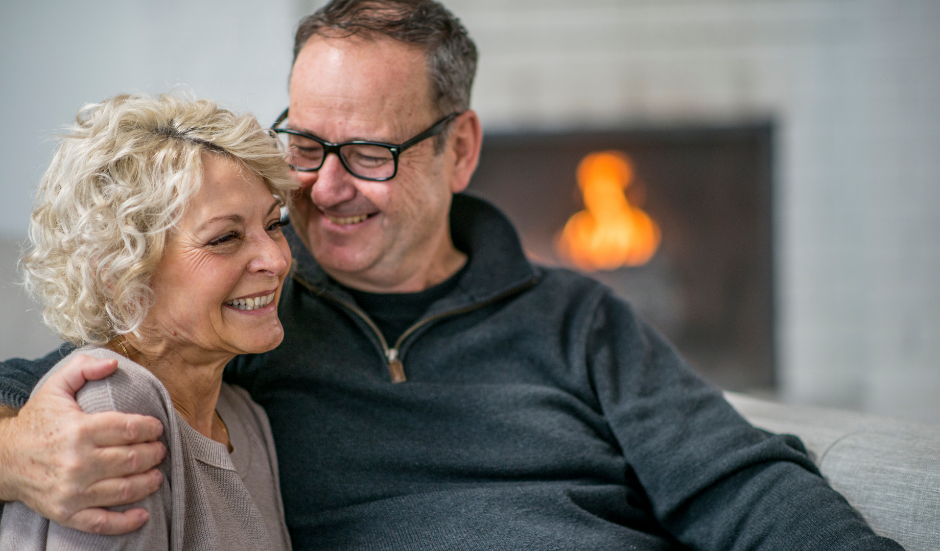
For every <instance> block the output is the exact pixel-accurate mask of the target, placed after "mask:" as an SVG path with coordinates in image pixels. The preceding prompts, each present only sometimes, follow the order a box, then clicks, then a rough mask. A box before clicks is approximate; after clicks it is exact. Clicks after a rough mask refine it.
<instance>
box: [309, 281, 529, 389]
mask: <svg viewBox="0 0 940 551" xmlns="http://www.w3.org/2000/svg"><path fill="white" fill-rule="evenodd" d="M297 281H300V282H301V283H302V284H303V286H304V287H307V288H308V289H310V290H311V291H314V290H313V289H312V288H311V287H310V286H309V285H307V284H306V282H304V281H303V280H300V279H297ZM536 283H538V278H537V277H533V278H532V279H530V280H528V281H526V282H525V283H522V284H520V285H518V286H516V287H513V288H512V289H509V290H507V291H506V292H504V293H500V294H498V295H496V296H495V297H492V298H490V299H489V300H485V301H483V302H479V303H476V304H471V305H469V306H465V307H463V308H457V309H456V310H450V311H447V312H441V313H440V314H436V315H433V316H431V317H429V318H424V319H423V320H420V321H418V323H416V324H414V325H412V326H411V327H409V328H408V329H406V330H405V332H404V333H402V334H401V336H400V337H398V340H397V341H395V346H393V347H389V346H388V342H387V341H386V340H385V336H384V335H382V331H380V330H379V327H378V326H377V325H376V324H375V322H374V321H372V319H371V318H370V317H369V316H368V314H366V313H365V312H363V311H362V310H361V309H360V308H359V307H358V306H356V305H355V304H351V303H349V302H346V301H344V300H340V299H338V298H334V297H331V296H329V295H326V294H322V293H317V294H318V295H319V296H320V297H322V298H325V299H328V300H331V301H333V302H335V303H336V304H339V305H341V306H343V307H345V308H347V309H348V310H349V311H351V312H353V313H354V314H356V315H357V316H359V318H361V319H362V321H364V322H365V323H366V325H368V326H369V328H370V329H372V332H373V333H374V334H375V336H376V337H378V339H379V344H381V345H382V352H383V353H384V354H385V361H386V365H387V367H388V374H389V376H390V377H391V379H392V382H393V383H404V382H405V381H407V380H408V379H407V377H405V364H404V363H402V360H401V357H400V356H399V353H398V351H399V349H400V348H401V345H402V344H403V343H404V342H405V339H407V338H408V336H409V335H411V334H412V333H414V332H415V331H417V330H418V329H420V328H421V327H424V326H425V325H427V324H429V323H432V322H435V321H438V320H440V319H443V318H447V317H451V316H459V315H461V314H466V313H467V312H472V311H473V310H476V309H478V308H483V307H484V306H488V305H490V304H492V303H494V302H497V301H500V300H502V299H504V298H506V297H508V296H510V295H513V294H516V293H521V292H522V291H524V290H526V289H528V288H530V287H532V286H534V285H535V284H536ZM314 292H316V291H314Z"/></svg>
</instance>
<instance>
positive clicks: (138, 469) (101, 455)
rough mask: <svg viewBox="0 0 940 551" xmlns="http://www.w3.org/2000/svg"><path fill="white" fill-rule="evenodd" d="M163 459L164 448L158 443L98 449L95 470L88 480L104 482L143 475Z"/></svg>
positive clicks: (164, 454)
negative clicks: (110, 479) (109, 479)
mask: <svg viewBox="0 0 940 551" xmlns="http://www.w3.org/2000/svg"><path fill="white" fill-rule="evenodd" d="M164 457H166V448H164V447H163V444H161V443H160V442H147V443H144V444H134V445H133V446H116V447H110V448H100V449H98V450H97V451H96V452H95V458H94V463H95V468H94V470H93V471H91V476H90V479H92V480H94V479H100V480H105V479H108V478H121V477H125V476H129V475H134V474H140V473H144V472H147V471H149V470H150V469H152V468H154V467H156V466H157V465H159V464H160V462H161V461H163V458H164Z"/></svg>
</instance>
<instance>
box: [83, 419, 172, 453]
mask: <svg viewBox="0 0 940 551" xmlns="http://www.w3.org/2000/svg"><path fill="white" fill-rule="evenodd" d="M86 427H87V431H86V432H87V434H88V435H89V436H90V437H91V441H92V443H94V444H95V445H96V446H126V445H129V444H139V443H141V442H153V441H154V440H156V439H157V438H159V437H160V435H161V434H163V424H162V423H160V421H159V420H157V419H156V418H154V417H148V416H146V415H137V414H135V413H120V412H117V411H105V412H102V413H94V414H92V415H90V416H89V417H88V420H87V425H86Z"/></svg>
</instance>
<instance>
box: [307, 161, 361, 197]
mask: <svg viewBox="0 0 940 551" xmlns="http://www.w3.org/2000/svg"><path fill="white" fill-rule="evenodd" d="M354 179H355V177H354V176H353V175H352V174H350V173H349V172H348V171H347V170H346V168H345V167H344V166H343V163H342V161H341V160H340V158H339V155H336V154H331V155H327V156H326V159H324V160H323V166H321V167H320V170H318V171H317V172H316V179H315V180H314V181H313V186H312V187H311V188H310V198H311V199H312V200H313V202H314V203H315V204H316V205H317V206H319V207H327V208H328V207H331V206H333V205H338V204H340V203H342V202H345V201H349V200H351V199H353V198H354V197H355V196H356V193H357V190H356V186H355V185H354ZM301 183H303V182H301Z"/></svg>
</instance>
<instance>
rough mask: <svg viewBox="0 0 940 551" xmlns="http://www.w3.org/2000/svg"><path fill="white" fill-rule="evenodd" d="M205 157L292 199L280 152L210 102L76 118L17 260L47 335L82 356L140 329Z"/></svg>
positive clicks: (114, 102)
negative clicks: (88, 348)
mask: <svg viewBox="0 0 940 551" xmlns="http://www.w3.org/2000/svg"><path fill="white" fill-rule="evenodd" d="M207 154H209V155H219V156H222V157H227V158H230V159H233V160H235V161H236V163H237V164H238V165H239V166H240V167H241V169H242V170H245V171H247V172H249V173H251V174H255V175H257V176H259V177H260V178H261V179H262V180H263V181H264V182H265V185H266V186H267V187H268V189H269V190H270V191H271V193H272V194H274V195H275V197H277V198H278V200H279V201H280V202H281V203H282V204H284V203H285V202H286V201H287V200H288V198H289V192H290V191H291V190H293V189H296V188H297V183H296V182H295V181H294V180H293V179H291V177H290V173H289V170H288V167H287V164H286V162H285V160H284V154H283V152H282V151H281V150H280V149H279V148H278V146H277V140H276V139H274V138H273V137H272V136H270V135H269V134H268V133H267V132H266V131H265V130H264V129H262V128H261V126H260V125H259V124H258V121H257V120H255V118H254V117H252V116H250V115H243V116H237V115H235V114H233V113H232V112H230V111H227V110H225V109H220V108H219V107H217V106H216V105H215V104H214V103H212V102H211V101H207V100H196V99H192V98H188V97H179V96H177V95H169V94H167V95H161V96H158V97H156V98H151V97H148V96H145V95H126V94H125V95H119V96H115V97H113V98H110V99H107V100H105V101H103V102H101V103H96V104H89V105H86V106H84V107H83V108H82V109H81V110H80V111H79V112H78V115H77V116H76V123H75V124H74V125H73V126H72V127H71V128H70V129H69V133H68V134H67V135H65V136H63V137H61V139H60V143H59V146H58V149H57V150H56V152H55V155H54V156H53V159H52V163H51V165H50V166H49V168H48V170H46V173H45V174H44V175H43V178H42V181H41V182H40V184H39V187H38V189H37V192H36V201H35V204H34V206H33V213H32V217H31V222H30V227H29V240H30V246H29V249H28V250H27V251H26V252H25V254H24V255H23V257H22V259H21V266H22V268H23V271H24V276H25V282H26V287H27V289H28V290H29V291H30V292H31V293H32V294H33V296H35V297H36V298H38V299H39V300H40V301H41V302H42V303H43V306H44V309H43V320H44V321H45V322H46V325H48V326H49V327H50V328H51V329H52V330H53V331H55V332H57V333H58V334H59V335H60V336H61V337H62V338H63V339H65V340H68V341H71V342H72V343H75V344H77V345H81V344H86V343H88V344H104V343H106V342H108V341H110V340H111V339H113V338H114V337H116V336H118V335H122V334H126V333H132V332H136V331H137V330H138V329H139V327H140V325H141V323H142V322H143V321H144V318H145V317H146V315H147V312H148V311H149V309H150V306H151V305H152V304H153V301H154V296H153V292H152V290H151V289H150V287H149V284H150V281H151V279H152V276H153V273H154V270H155V269H156V267H157V265H158V264H159V262H160V259H161V257H162V256H163V251H164V248H165V246H166V241H167V237H168V234H169V232H170V230H171V229H173V228H174V227H175V225H176V224H177V222H178V221H179V219H180V217H181V216H182V215H183V211H184V210H185V208H186V206H187V205H188V203H189V201H190V200H191V199H192V197H193V196H194V195H195V194H196V193H197V192H198V191H199V188H200V186H201V184H202V174H203V161H202V159H203V156H204V155H207Z"/></svg>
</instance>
